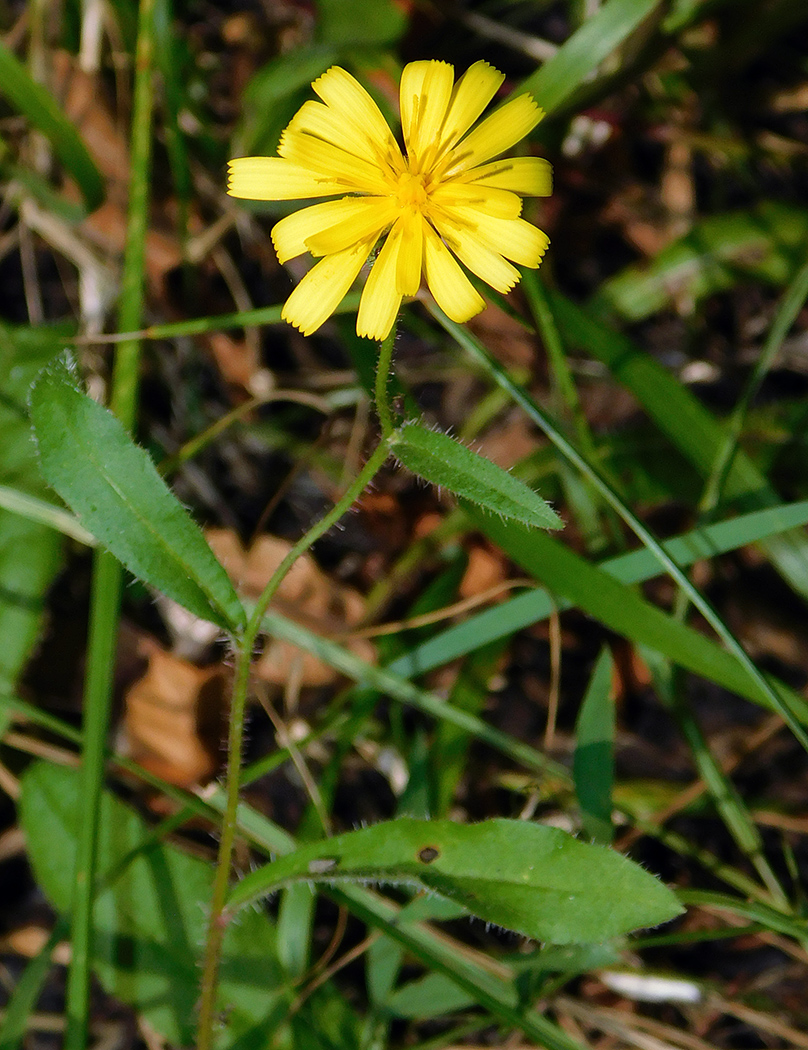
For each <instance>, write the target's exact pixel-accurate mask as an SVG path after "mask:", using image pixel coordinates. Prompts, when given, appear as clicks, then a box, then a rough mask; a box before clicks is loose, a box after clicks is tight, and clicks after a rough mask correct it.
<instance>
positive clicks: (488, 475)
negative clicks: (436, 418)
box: [390, 423, 563, 529]
mask: <svg viewBox="0 0 808 1050" xmlns="http://www.w3.org/2000/svg"><path fill="white" fill-rule="evenodd" d="M390 449H391V451H392V453H393V455H394V456H397V457H398V459H400V460H401V462H402V463H403V464H404V466H405V467H407V469H408V470H411V471H412V472H413V474H417V475H418V476H419V477H421V478H424V479H425V480H426V481H431V482H432V484H433V485H439V486H441V487H442V488H446V489H448V490H449V491H450V492H454V493H455V494H456V495H458V496H464V497H465V498H466V499H468V500H471V502H472V503H475V504H476V505H477V506H479V507H482V508H483V510H487V511H490V512H491V513H493V514H498V515H500V517H503V518H512V519H513V520H515V521H520V522H521V523H522V524H523V525H530V526H533V527H534V528H540V529H560V528H562V527H563V522H562V521H561V519H560V518H559V517H558V515H557V514H556V513H555V511H554V510H552V508H551V507H549V506H548V505H547V504H546V503H545V502H544V500H543V499H542V498H541V496H539V495H537V494H536V493H535V492H534V491H533V489H531V488H528V487H527V485H525V483H524V482H522V481H519V479H518V478H515V477H513V476H512V475H511V474H509V473H508V472H507V471H506V470H503V469H502V468H501V467H498V466H497V465H496V464H495V463H492V462H491V461H490V460H489V459H485V457H484V456H479V455H478V454H477V453H476V452H472V450H471V449H469V448H466V446H465V445H461V444H460V442H459V441H455V440H454V438H451V437H449V435H448V434H440V433H437V432H436V431H434V430H428V429H427V428H426V427H423V426H420V425H419V424H418V423H405V424H404V425H403V426H402V427H400V428H399V429H398V430H397V431H395V433H394V434H393V435H392V437H391V438H390Z"/></svg>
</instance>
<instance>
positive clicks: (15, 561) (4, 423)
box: [0, 325, 64, 735]
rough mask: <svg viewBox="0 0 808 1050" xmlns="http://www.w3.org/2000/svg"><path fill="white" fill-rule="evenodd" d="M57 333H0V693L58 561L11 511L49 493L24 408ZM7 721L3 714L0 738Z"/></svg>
mask: <svg viewBox="0 0 808 1050" xmlns="http://www.w3.org/2000/svg"><path fill="white" fill-rule="evenodd" d="M63 334H64V333H63V332H62V331H61V330H60V329H54V328H50V327H48V326H43V327H42V328H38V329H33V328H12V327H10V326H7V325H0V480H2V481H3V482H5V483H6V485H5V486H3V488H4V493H5V495H6V496H8V497H9V498H8V499H2V497H0V506H2V507H3V508H5V509H0V638H2V639H3V645H2V650H1V651H0V692H3V693H12V692H13V691H14V688H15V685H16V682H17V679H18V677H19V675H20V672H21V671H22V669H23V667H24V665H25V661H26V660H27V658H28V655H29V653H30V652H31V649H32V648H33V646H34V644H35V642H36V639H37V636H38V634H39V629H40V624H41V621H42V615H43V612H44V596H45V593H46V591H47V589H48V587H49V585H50V583H51V581H52V580H53V578H54V576H55V575H56V573H57V571H58V570H59V567H60V565H61V561H62V542H61V537H60V536H59V535H58V534H57V533H55V532H54V531H53V530H52V529H50V528H48V527H47V526H46V525H44V524H42V523H41V522H37V521H33V520H31V519H30V518H27V517H25V516H22V515H21V514H19V513H11V510H12V507H9V503H11V504H15V501H16V504H17V505H24V504H27V503H28V502H29V501H30V502H33V503H39V502H40V501H41V497H42V496H43V495H44V494H45V493H46V492H47V488H46V485H45V482H44V481H43V479H42V477H41V475H40V473H39V467H38V464H37V462H36V453H35V450H34V448H33V445H32V444H31V430H30V425H29V422H28V415H27V411H26V407H25V399H26V397H27V396H28V389H29V387H30V385H31V383H32V382H33V380H34V377H35V376H36V374H37V372H39V370H40V369H41V368H42V366H43V365H44V364H45V363H46V362H47V361H49V360H50V359H51V358H53V356H54V354H56V353H57V352H58V349H59V346H60V337H61V336H62V335H63ZM9 719H10V714H9V712H7V711H4V712H3V713H2V714H0V735H2V732H3V729H4V728H5V725H6V724H7V722H8V721H9Z"/></svg>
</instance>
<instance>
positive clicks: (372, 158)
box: [286, 100, 380, 164]
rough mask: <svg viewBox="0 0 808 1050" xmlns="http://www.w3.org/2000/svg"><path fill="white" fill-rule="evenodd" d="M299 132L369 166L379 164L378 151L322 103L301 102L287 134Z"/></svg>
mask: <svg viewBox="0 0 808 1050" xmlns="http://www.w3.org/2000/svg"><path fill="white" fill-rule="evenodd" d="M301 132H305V133H307V134H309V135H314V136H315V137H316V138H319V139H323V141H325V142H330V143H332V144H333V145H334V146H339V148H340V149H343V150H345V152H346V153H350V154H351V155H352V156H354V157H361V158H362V160H366V161H368V162H369V163H371V164H378V163H379V156H380V154H379V151H378V150H377V149H374V148H373V147H372V146H371V144H370V141H369V139H368V138H367V137H366V136H365V135H361V134H358V133H357V129H356V126H355V125H354V124H353V123H352V122H351V121H349V120H346V119H345V117H344V116H343V114H342V113H341V112H340V111H339V110H334V109H331V108H330V107H329V106H326V105H324V104H323V103H322V102H314V101H313V100H310V101H309V102H304V103H303V105H302V106H301V107H300V109H299V110H298V111H297V113H295V115H294V117H293V118H292V120H291V121H290V123H289V125H288V126H287V128H286V133H293V134H294V133H298V134H299V133H301Z"/></svg>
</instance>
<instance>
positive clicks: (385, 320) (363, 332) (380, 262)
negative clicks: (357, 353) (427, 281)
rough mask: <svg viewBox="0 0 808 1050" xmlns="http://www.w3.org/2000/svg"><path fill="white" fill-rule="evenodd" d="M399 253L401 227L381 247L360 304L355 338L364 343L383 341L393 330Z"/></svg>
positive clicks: (399, 296)
mask: <svg viewBox="0 0 808 1050" xmlns="http://www.w3.org/2000/svg"><path fill="white" fill-rule="evenodd" d="M400 250H401V224H400V223H397V224H396V225H395V226H394V227H393V229H392V230H391V231H390V235H389V236H388V238H387V240H386V241H385V242H384V244H383V245H382V250H381V251H380V252H379V257H378V258H377V259H376V262H375V263H374V264H373V269H372V270H371V271H370V276H369V277H368V279H367V282H366V284H365V290H364V291H363V292H362V298H361V300H360V301H359V313H358V314H357V315H356V334H357V335H359V336H364V337H365V338H366V339H384V338H385V337H386V336H387V335H388V334H389V332H390V329H391V328H392V327H393V322H394V321H395V319H396V314H397V313H398V308H399V307H400V306H401V292H399V291H398V289H397V288H396V272H397V269H398V253H399V251H400Z"/></svg>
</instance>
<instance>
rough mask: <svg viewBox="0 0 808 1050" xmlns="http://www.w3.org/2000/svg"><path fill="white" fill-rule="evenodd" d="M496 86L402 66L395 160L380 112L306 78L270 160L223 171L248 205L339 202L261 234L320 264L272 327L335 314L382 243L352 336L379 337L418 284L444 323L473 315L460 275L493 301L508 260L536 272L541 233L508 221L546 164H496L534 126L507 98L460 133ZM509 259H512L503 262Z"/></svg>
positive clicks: (526, 111)
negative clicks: (483, 286) (481, 286)
mask: <svg viewBox="0 0 808 1050" xmlns="http://www.w3.org/2000/svg"><path fill="white" fill-rule="evenodd" d="M504 79H505V77H504V75H503V74H502V73H499V72H498V71H497V70H496V69H494V68H493V67H492V66H489V65H488V63H487V62H476V63H475V64H474V65H473V66H472V67H471V68H470V69H469V70H468V71H467V72H466V73H465V74H464V75H463V76H462V77H461V78H460V79H459V80H458V81H457V83H455V82H454V68H453V67H452V66H450V65H448V64H447V63H446V62H432V61H427V62H411V63H410V64H409V65H407V66H405V67H404V71H403V73H402V76H401V125H402V130H403V134H404V147H405V151H404V153H402V151H401V149H400V147H399V145H398V143H397V142H396V140H395V138H394V137H393V134H392V132H391V131H390V128H389V127H388V125H387V122H386V121H385V119H384V117H383V116H382V114H381V112H380V110H379V108H378V106H377V105H376V103H375V102H374V101H373V99H372V98H371V97H370V95H369V94H368V93H367V92H366V91H365V89H364V88H363V87H362V86H361V85H360V84H359V83H358V82H357V81H356V80H355V79H354V78H353V77H352V76H351V75H350V73H346V71H345V70H344V69H340V68H339V66H333V67H332V68H331V69H329V70H328V71H327V72H326V73H323V75H322V76H321V77H318V79H317V80H315V81H314V83H313V84H312V87H313V88H314V91H315V92H316V93H317V95H318V96H319V98H320V99H321V101H319V102H315V101H313V100H312V101H310V102H306V103H305V104H304V105H303V106H302V107H301V109H300V110H299V111H298V113H297V114H296V115H295V117H294V118H293V119H292V122H291V123H290V124H289V126H288V127H287V128H286V130H285V131H284V133H283V135H282V137H281V141H280V145H279V147H278V153H279V156H278V157H242V158H240V159H239V160H233V161H231V162H230V167H229V184H228V193H230V194H231V196H233V197H245V198H247V199H250V200H298V199H302V198H307V197H308V198H311V197H338V198H339V199H338V200H327V201H324V202H323V203H320V204H314V205H312V206H311V207H308V208H304V209H303V210H302V211H298V212H295V213H294V214H292V215H288V216H287V217H286V218H284V219H281V221H280V222H279V223H277V225H276V226H275V227H274V229H273V230H272V240H273V243H274V245H275V250H276V251H277V253H278V258H279V259H280V261H281V262H282V263H283V262H286V261H287V260H288V259H292V258H294V257H295V256H296V255H301V254H302V253H303V252H310V253H311V254H312V255H313V256H322V258H321V260H320V261H319V262H318V263H317V264H316V265H315V266H314V267H313V268H312V269H311V270H310V271H309V272H308V273H307V274H306V276H305V277H304V278H303V280H302V281H301V282H300V284H299V285H298V286H297V287H296V288H295V290H294V291H293V292H292V294H291V295H290V296H289V298H288V299H287V301H286V304H285V306H284V308H283V314H282V316H283V318H284V320H285V321H288V322H289V323H290V324H293V325H294V326H295V327H296V328H299V329H300V331H301V332H303V333H304V334H305V335H309V334H310V333H311V332H314V331H315V330H316V329H317V328H319V327H320V325H321V324H322V323H323V322H324V321H325V320H326V318H328V317H329V316H330V315H331V314H332V313H333V312H334V310H335V309H336V308H337V306H338V305H339V303H340V302H341V300H342V298H343V297H344V296H345V294H346V292H347V291H348V290H349V288H350V287H351V285H352V284H353V282H354V280H355V279H356V277H357V276H358V274H359V271H360V270H361V269H362V266H363V265H364V264H365V262H366V261H367V259H368V257H369V255H370V253H371V251H372V250H373V248H374V246H375V244H376V243H377V241H378V240H379V238H380V237H381V236H382V235H383V234H385V233H386V234H387V237H386V239H385V241H384V243H383V245H382V247H381V249H380V251H379V254H378V256H377V258H376V260H375V262H374V263H373V267H372V269H371V271H370V274H369V276H368V279H367V282H366V284H365V288H364V291H363V292H362V298H361V301H360V304H359V314H358V316H357V319H356V331H357V333H358V334H359V335H360V336H366V337H367V338H369V339H384V338H385V336H387V335H388V333H389V332H390V329H391V328H392V326H393V322H394V320H395V317H396V314H397V313H398V309H399V307H400V305H401V299H402V297H403V296H405V295H415V293H416V292H417V291H418V289H419V287H420V285H421V275H422V274H423V275H424V277H425V278H426V283H427V285H428V287H429V290H430V291H431V293H432V294H433V295H434V297H435V299H436V301H437V303H438V305H439V306H441V307H442V308H443V310H444V311H445V312H446V313H447V314H448V315H449V317H451V318H452V320H454V321H458V322H460V321H467V320H468V319H469V318H470V317H473V316H474V315H475V314H477V313H479V312H480V310H482V309H483V307H484V305H485V304H484V302H483V300H482V298H481V297H480V296H479V295H478V294H477V292H476V290H475V289H474V287H473V286H472V284H471V282H470V281H469V279H468V277H467V276H466V274H465V272H464V270H463V267H462V266H460V265H459V263H458V261H457V260H458V259H459V260H460V263H462V264H463V266H465V267H467V268H468V269H469V270H471V272H472V273H474V274H476V275H477V276H478V277H480V278H482V280H484V281H486V282H487V283H488V284H490V285H491V287H492V288H496V289H497V290H498V291H500V292H507V291H509V290H510V289H511V288H513V286H514V285H515V284H516V283H517V281H518V280H519V278H520V276H521V275H520V273H519V270H517V269H516V267H515V266H513V265H512V264H513V263H519V264H520V265H522V266H531V267H535V266H538V265H539V262H540V261H541V257H542V255H543V254H544V252H545V250H546V248H547V245H548V243H549V241H548V239H547V236H546V235H545V234H544V233H542V231H541V230H538V229H537V228H536V227H535V226H532V225H531V224H530V223H528V222H525V220H524V219H522V218H520V213H521V211H522V197H524V196H546V195H547V194H549V193H550V191H551V169H550V165H549V164H548V163H547V161H546V160H542V159H541V158H539V157H517V158H512V159H503V160H494V158H495V157H499V156H500V154H502V153H504V152H505V151H506V150H508V149H510V148H511V147H512V146H513V145H514V144H515V143H517V142H518V141H519V140H520V139H522V138H524V136H525V135H527V133H528V132H529V131H530V130H531V129H532V128H533V127H535V125H536V124H537V123H538V122H539V120H541V118H542V116H543V111H542V110H541V109H540V108H539V107H538V106H537V104H536V103H535V102H534V100H533V99H532V98H531V96H530V95H519V96H518V97H517V98H513V99H511V100H510V101H508V102H507V103H506V104H505V105H504V106H501V107H500V108H499V109H498V110H496V111H495V112H494V113H492V114H491V116H489V117H487V118H486V119H485V120H483V121H482V123H480V124H478V125H477V127H476V128H474V130H473V131H469V129H470V128H471V126H472V125H473V124H474V122H475V121H476V120H477V118H478V117H479V116H480V115H481V113H482V112H483V110H484V109H485V108H486V106H487V105H488V104H489V102H490V101H491V100H492V98H493V97H494V95H495V94H496V92H497V90H498V88H499V87H500V85H501V84H502V81H503V80H504ZM509 260H510V261H509Z"/></svg>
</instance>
